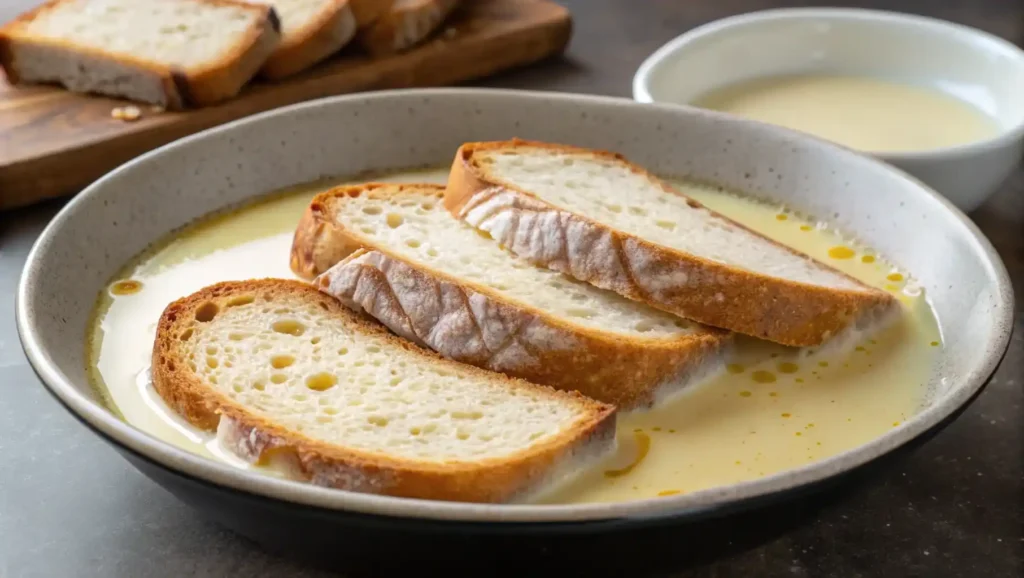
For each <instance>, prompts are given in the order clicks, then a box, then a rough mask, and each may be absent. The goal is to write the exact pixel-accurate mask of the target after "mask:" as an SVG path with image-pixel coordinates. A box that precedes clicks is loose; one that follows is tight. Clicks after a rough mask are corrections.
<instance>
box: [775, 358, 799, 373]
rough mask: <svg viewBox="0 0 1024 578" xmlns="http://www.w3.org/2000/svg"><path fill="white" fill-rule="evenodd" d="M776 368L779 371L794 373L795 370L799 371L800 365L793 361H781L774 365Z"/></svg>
mask: <svg viewBox="0 0 1024 578" xmlns="http://www.w3.org/2000/svg"><path fill="white" fill-rule="evenodd" d="M776 369H778V370H779V372H780V373H796V372H797V371H800V366H799V365H797V364H795V363H790V362H788V361H783V362H782V363H780V364H778V365H777V366H776Z"/></svg>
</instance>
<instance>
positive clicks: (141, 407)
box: [88, 170, 941, 503]
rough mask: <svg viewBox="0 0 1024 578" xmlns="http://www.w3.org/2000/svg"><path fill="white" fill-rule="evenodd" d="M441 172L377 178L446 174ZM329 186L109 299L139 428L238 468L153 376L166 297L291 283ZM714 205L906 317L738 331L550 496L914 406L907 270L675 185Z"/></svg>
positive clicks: (189, 241)
mask: <svg viewBox="0 0 1024 578" xmlns="http://www.w3.org/2000/svg"><path fill="white" fill-rule="evenodd" d="M446 176H447V172H446V171H444V170H429V171H414V172H403V173H400V174H395V175H391V176H389V177H387V178H379V179H378V180H388V181H405V182H443V181H444V179H445V178H446ZM340 182H342V181H338V182H336V183H329V182H320V183H316V184H314V185H306V186H302V187H297V188H294V189H291V190H289V191H286V192H284V193H282V194H279V195H274V196H272V197H271V198H268V199H267V200H263V201H261V202H258V203H257V204H255V205H251V206H249V207H246V208H243V209H240V210H238V211H236V212H234V213H230V214H226V215H221V216H215V217H211V218H208V219H205V220H203V221H201V222H199V223H197V224H195V225H193V226H190V227H188V228H187V229H186V230H185V231H183V232H181V233H179V234H178V235H176V236H175V237H174V238H173V239H172V240H170V241H169V242H167V243H166V244H163V245H161V246H158V247H156V248H155V249H153V250H151V251H149V252H147V253H146V254H144V255H142V256H141V257H140V258H138V259H137V260H136V261H135V262H134V263H132V264H130V265H129V266H128V267H126V268H125V270H124V271H123V272H122V274H121V276H120V277H119V278H118V279H116V280H115V281H113V282H112V283H111V285H110V286H109V290H108V291H107V292H106V293H104V295H102V296H101V298H100V300H99V303H98V305H97V310H96V313H95V316H94V322H93V327H92V329H91V335H90V340H89V351H88V359H89V364H90V367H89V370H90V375H91V376H92V379H93V381H94V385H95V386H96V388H97V389H98V390H99V391H100V392H101V394H102V395H103V396H104V398H105V399H106V401H107V402H108V404H109V405H110V406H111V407H112V408H114V410H115V411H117V412H118V413H119V414H120V415H121V417H122V418H123V419H124V420H126V421H127V422H128V423H130V424H131V425H133V426H135V427H137V428H139V429H141V430H143V431H145V432H147V433H149V434H151V435H153V436H155V437H157V438H160V439H162V440H164V441H166V442H169V443H172V444H175V445H177V446H179V447H181V448H184V449H186V450H189V451H192V452H194V453H197V454H200V455H204V456H207V457H210V458H213V459H219V460H222V461H225V462H227V463H230V464H233V465H236V466H237V467H240V468H250V467H251V468H252V469H256V470H260V471H263V472H265V473H267V474H269V475H281V474H278V473H277V472H276V471H274V470H272V469H269V468H264V467H260V466H249V465H248V464H246V463H244V462H242V461H241V460H239V459H237V458H235V457H233V456H232V455H230V454H228V453H227V452H226V451H224V450H223V449H222V448H221V447H220V446H219V445H218V443H217V442H216V441H215V439H214V436H213V435H212V434H207V433H206V432H202V431H199V430H196V429H194V428H193V427H191V426H190V425H188V424H187V423H186V422H185V421H184V420H182V419H180V418H178V417H177V416H175V415H174V414H173V413H172V412H170V410H168V409H167V407H166V406H165V405H164V404H163V402H162V400H161V399H160V397H159V396H158V395H157V394H156V392H155V391H154V389H153V387H152V384H151V383H150V381H149V371H148V367H149V362H150V356H151V352H152V347H153V340H154V336H155V333H156V324H157V320H158V319H159V317H160V314H161V313H162V312H163V309H164V308H165V307H166V306H167V304H169V303H170V302H171V301H174V300H175V299H178V298H179V297H183V296H185V295H188V294H190V293H192V292H195V291H197V290H199V289H201V288H202V287H205V286H207V285H210V284H212V283H216V282H219V281H225V280H232V279H248V278H260V277H283V278H293V277H294V275H293V274H292V272H291V270H290V269H289V266H288V257H289V249H290V247H291V241H292V233H293V231H294V229H295V226H296V224H297V223H298V220H299V217H300V216H301V214H302V212H303V211H304V210H305V208H306V206H307V205H308V203H309V201H310V200H311V199H312V197H313V196H314V195H315V194H316V193H318V192H320V191H323V190H325V189H327V188H329V187H330V186H332V185H333V184H340ZM676 185H677V186H679V187H680V189H681V190H682V191H683V192H685V193H686V194H688V195H690V196H692V197H694V198H696V199H697V200H699V201H701V202H702V203H704V204H706V205H707V206H708V207H710V208H711V209H713V210H716V211H719V212H721V213H723V214H725V215H727V216H729V217H731V218H733V219H734V220H737V221H739V222H740V223H742V224H744V225H747V226H749V227H751V228H753V229H756V230H758V231H760V232H761V233H763V234H765V235H767V236H769V237H771V238H773V239H775V240H777V241H779V242H781V243H784V244H786V245H789V246H791V247H794V248H796V249H798V250H800V251H803V252H805V253H807V254H808V255H811V256H812V257H814V258H816V259H819V260H821V261H823V262H825V263H828V264H829V265H832V266H833V267H835V268H837V269H839V270H841V271H843V272H845V273H848V274H850V275H852V276H854V277H856V278H858V279H860V280H861V281H864V282H865V283H868V284H871V285H875V286H878V287H881V288H884V289H885V290H887V291H890V292H892V293H893V294H894V295H896V296H898V298H899V299H900V301H901V302H902V303H903V305H904V308H903V309H904V313H903V315H902V317H901V318H900V319H899V320H898V321H896V322H894V323H893V324H891V325H889V326H888V327H887V328H886V329H884V330H882V331H880V332H876V333H874V334H871V335H868V336H867V337H865V338H864V339H863V341H861V342H859V343H856V344H855V345H851V346H850V347H848V348H844V349H843V351H841V352H833V353H831V354H826V353H824V352H816V351H814V350H813V348H812V349H803V350H800V349H794V348H787V347H783V346H778V345H774V344H770V343H767V342H762V341H758V340H755V339H746V338H741V339H739V340H738V341H737V347H736V354H735V357H734V358H733V359H731V360H730V363H729V365H728V366H727V368H726V371H724V372H723V373H722V374H721V375H720V376H718V377H715V378H713V379H711V380H709V381H707V382H705V383H703V384H700V385H698V386H695V387H692V388H690V389H689V390H688V391H686V392H684V393H682V394H680V395H679V396H677V397H675V398H673V399H672V400H671V401H669V402H668V403H666V404H663V405H661V406H660V407H657V408H655V409H653V410H651V411H648V412H642V413H641V412H636V413H632V414H620V415H619V419H618V424H619V425H618V438H619V439H618V441H619V450H618V452H617V453H616V454H615V455H613V456H611V457H610V458H608V459H607V460H606V461H605V462H604V463H602V464H600V465H599V466H598V467H595V468H593V469H592V470H590V471H588V472H585V473H583V474H582V475H580V476H579V477H578V478H577V479H576V480H574V481H573V482H571V483H570V484H568V485H566V486H564V487H562V488H559V489H558V490H556V491H555V492H553V493H551V494H549V495H547V496H545V497H544V498H542V500H543V501H544V502H547V503H574V502H577V503H578V502H607V501H624V500H632V499H640V498H650V497H655V496H669V495H675V494H679V493H684V492H694V491H697V490H701V489H705V488H710V487H713V486H721V485H726V484H732V483H736V482H741V481H745V480H750V479H753V478H758V477H761V476H765V475H769V474H774V473H777V472H780V471H783V470H787V469H792V468H796V467H799V466H803V465H805V464H807V463H809V462H813V461H815V460H820V459H823V458H826V457H828V456H832V455H835V454H837V453H840V452H843V451H845V450H848V449H851V448H854V447H856V446H858V445H861V444H864V443H866V442H869V441H871V440H872V439H874V438H876V437H878V436H880V435H882V434H883V433H885V432H886V431H887V430H889V429H891V428H893V427H896V426H898V425H899V424H900V422H901V421H903V420H905V419H907V418H908V417H909V416H911V415H912V414H914V413H915V412H916V411H917V410H918V409H919V408H920V407H921V405H922V404H923V402H924V401H925V396H926V393H927V391H926V385H925V384H926V381H927V378H928V375H929V373H930V370H931V368H932V366H933V363H934V362H935V359H936V357H937V356H938V354H939V352H940V350H941V344H940V341H939V334H938V328H937V325H936V322H935V318H934V316H933V314H932V310H931V308H930V307H929V305H928V303H927V301H926V299H925V298H924V295H923V293H922V292H921V291H920V289H918V288H917V287H916V284H915V283H913V281H912V280H909V279H908V278H907V277H906V274H905V273H902V272H899V271H896V270H894V269H893V268H892V267H891V266H890V265H888V264H886V263H885V262H884V260H883V259H882V258H881V257H880V256H877V255H875V254H874V253H873V252H871V251H870V250H867V249H864V248H861V247H858V246H856V245H854V244H851V243H849V242H848V241H844V240H843V238H842V237H840V236H839V235H838V234H837V233H836V232H834V231H832V230H831V229H830V228H829V227H828V226H827V225H826V224H824V223H815V222H813V221H811V220H809V219H807V218H805V217H802V216H801V215H799V214H797V213H794V212H792V211H789V210H788V209H784V208H780V207H778V206H769V205H767V204H762V203H759V202H756V201H753V200H748V199H745V198H742V197H740V196H736V195H733V194H730V193H726V192H721V191H719V190H716V189H714V188H711V187H706V186H703V185H694V184H691V183H686V182H676Z"/></svg>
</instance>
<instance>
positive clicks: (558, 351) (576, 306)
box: [292, 184, 730, 410]
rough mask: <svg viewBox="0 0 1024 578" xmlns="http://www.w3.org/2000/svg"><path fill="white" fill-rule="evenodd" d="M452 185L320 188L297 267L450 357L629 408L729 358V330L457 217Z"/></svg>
mask: <svg viewBox="0 0 1024 578" xmlns="http://www.w3.org/2000/svg"><path fill="white" fill-rule="evenodd" d="M443 194H444V188H443V187H442V186H438V185H396V184H367V185H358V186H345V187H338V188H336V189H334V190H332V191H329V192H327V193H323V194H321V195H318V196H317V197H316V198H315V199H314V200H313V202H312V203H311V204H310V206H309V208H308V209H307V211H306V214H305V216H304V217H303V218H302V220H301V221H300V224H299V228H298V229H297V230H296V233H295V241H294V244H293V247H292V268H293V269H294V270H295V271H296V272H297V273H299V274H300V275H303V276H306V277H309V276H311V275H315V274H317V273H321V272H323V273H322V274H321V275H320V276H319V277H318V278H317V279H316V281H315V282H314V285H316V286H317V287H319V288H320V289H321V290H322V291H324V292H326V293H328V294H330V295H332V296H334V297H337V298H338V299H340V300H341V301H342V302H344V303H346V304H348V305H350V306H352V307H353V308H355V309H357V310H362V311H366V312H368V313H369V314H370V315H372V316H374V317H376V318H377V319H379V320H380V321H381V322H382V323H384V324H385V325H387V326H388V327H389V328H391V330H392V331H394V332H395V333H397V334H398V335H401V336H402V337H405V338H407V339H410V340H412V341H414V342H416V343H420V344H423V345H425V346H427V347H429V348H431V349H434V350H435V351H438V352H439V353H441V354H442V355H444V356H446V357H449V358H451V359H455V360H457V361H462V362H464V363H469V364H472V365H476V366H478V367H483V368H485V369H491V370H494V371H500V372H503V373H506V374H508V375H512V376H515V377H521V378H523V379H527V380H529V381H532V382H535V383H541V384H544V385H549V386H552V387H554V388H557V389H561V390H567V391H573V390H575V391H579V392H580V393H582V394H584V395H586V396H589V397H592V398H594V399H597V400H600V401H604V402H607V403H612V404H615V405H617V406H619V407H620V408H621V409H630V410H632V409H638V408H645V407H648V406H650V405H653V404H655V403H657V402H660V401H662V400H663V399H664V398H665V397H667V396H669V395H671V394H673V393H676V392H678V391H681V390H682V389H683V388H684V387H686V386H687V385H689V384H692V383H694V382H695V381H697V380H699V379H702V378H703V377H705V376H707V375H709V374H711V373H713V372H715V371H716V370H718V369H720V368H721V367H722V360H723V358H724V351H723V349H724V348H725V346H726V345H727V344H728V343H729V342H730V339H729V337H730V336H729V334H727V333H726V332H724V331H720V330H714V329H708V328H704V327H702V326H700V325H697V324H695V323H691V322H688V321H684V320H682V319H679V318H678V317H674V316H672V315H669V314H667V313H663V312H661V311H658V310H656V309H653V308H650V307H647V306H645V305H642V304H639V303H635V302H632V301H630V300H628V299H623V298H622V297H619V296H618V295H616V294H614V293H612V292H610V291H604V290H602V289H597V288H595V287H592V286H590V285H587V284H586V283H580V282H578V281H575V280H574V279H572V278H570V277H567V276H565V275H562V274H560V273H556V272H554V271H551V270H549V269H544V268H541V267H536V266H534V265H531V264H529V263H527V262H526V261H523V260H521V259H518V258H516V257H515V256H513V255H511V254H509V253H508V252H507V251H505V250H503V249H502V248H501V247H500V246H499V245H498V244H497V243H495V242H494V241H493V240H492V239H489V238H486V237H485V236H483V235H481V234H479V233H478V232H477V231H475V230H473V229H472V228H471V227H469V226H468V225H465V224H464V223H460V222H459V221H458V220H456V219H454V218H452V216H451V215H450V214H449V213H448V212H447V211H446V210H445V209H444V207H443V204H442V196H443ZM328 267H329V269H328ZM325 269H326V272H324V271H325Z"/></svg>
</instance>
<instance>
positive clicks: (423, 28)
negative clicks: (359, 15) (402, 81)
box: [359, 0, 459, 56]
mask: <svg viewBox="0 0 1024 578" xmlns="http://www.w3.org/2000/svg"><path fill="white" fill-rule="evenodd" d="M458 3H459V0H395V1H394V4H393V5H392V6H391V8H390V10H388V11H386V12H385V13H384V14H383V15H381V16H380V18H378V19H377V20H376V21H375V22H374V23H373V24H372V25H370V26H368V27H366V28H365V29H364V30H363V31H362V32H360V33H359V43H360V44H361V45H362V46H363V48H365V49H366V51H367V52H369V53H370V54H371V55H373V56H385V55H388V54H394V53H396V52H403V51H405V50H408V49H409V48H412V47H413V46H415V45H417V44H419V43H420V42H422V41H423V40H425V39H426V38H427V37H428V36H430V34H431V33H433V32H434V31H435V30H437V29H438V28H439V27H440V26H441V24H443V23H444V21H445V19H446V18H447V17H448V15H449V14H451V12H452V10H454V9H455V7H456V6H457V5H458Z"/></svg>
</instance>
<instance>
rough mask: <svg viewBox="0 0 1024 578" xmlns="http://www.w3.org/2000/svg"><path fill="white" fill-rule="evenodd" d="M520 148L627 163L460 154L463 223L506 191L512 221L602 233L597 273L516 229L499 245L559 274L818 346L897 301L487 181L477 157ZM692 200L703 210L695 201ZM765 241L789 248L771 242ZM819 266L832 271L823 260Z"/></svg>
mask: <svg viewBox="0 0 1024 578" xmlns="http://www.w3.org/2000/svg"><path fill="white" fill-rule="evenodd" d="M517 147H529V148H542V149H548V150H552V151H558V152H571V153H577V154H587V155H593V156H595V157H599V158H605V159H609V160H615V161H620V162H623V163H627V162H628V161H626V159H625V158H624V157H622V156H621V155H618V154H615V153H610V152H605V151H594V150H589V149H582V148H577V147H570V146H564V145H556V144H550V143H542V142H531V141H523V140H518V139H516V140H512V141H505V142H484V143H466V144H464V145H462V147H460V148H459V150H458V152H457V153H456V155H455V160H454V162H453V163H452V168H451V172H450V174H449V176H448V185H447V189H446V192H445V207H446V208H448V210H449V211H450V212H451V213H452V214H453V215H455V216H457V217H459V218H463V219H465V218H466V213H467V212H468V210H469V209H471V208H472V207H473V206H479V205H480V204H482V203H484V202H487V201H488V200H492V199H494V198H495V197H496V196H498V195H505V196H506V202H505V203H504V204H502V205H501V206H500V210H502V211H508V212H509V213H510V219H511V220H512V221H513V222H515V223H517V224H518V223H519V222H520V221H521V217H522V216H523V215H525V214H538V213H549V214H550V213H557V215H558V217H559V219H561V221H560V222H561V223H562V224H563V228H569V227H573V228H576V229H579V230H585V231H587V232H588V233H589V234H593V235H595V236H601V238H602V240H603V241H604V242H605V245H606V246H608V247H612V248H613V249H614V251H615V254H614V255H608V259H609V262H610V263H611V266H609V267H604V268H593V267H587V266H585V265H583V264H581V263H579V262H578V260H579V256H578V255H573V254H570V252H568V251H563V252H562V253H561V254H560V255H557V256H552V255H550V253H541V252H536V251H532V250H531V249H530V247H528V246H524V245H523V244H522V243H518V242H517V239H516V229H515V227H509V228H508V229H507V234H506V236H505V237H502V238H498V239H497V240H498V241H499V242H502V243H503V244H505V245H506V246H508V248H509V249H510V250H512V251H513V252H515V253H517V254H519V255H520V256H522V257H524V258H527V259H529V260H531V261H532V262H534V263H536V264H538V265H541V266H545V267H550V268H552V269H555V270H558V271H562V272H563V273H566V274H569V275H572V276H574V277H576V278H578V279H580V280H581V281H586V282H589V283H591V284H593V285H596V286H598V287H601V288H604V289H609V290H612V291H615V292H617V293H619V294H620V295H623V296H625V297H628V298H630V299H633V300H636V301H640V302H643V303H647V304H649V305H651V306H653V307H656V308H658V309H661V310H663V311H667V312H669V313H673V314H676V315H679V316H682V317H685V318H687V319H692V320H695V321H698V322H700V323H704V324H706V325H711V326H714V327H721V328H724V329H730V330H732V331H736V332H739V333H744V334H746V335H752V336H754V337H759V338H761V339H767V340H770V341H776V342H778V343H782V344H785V345H792V346H811V345H819V344H821V343H822V342H823V341H825V340H827V339H828V338H829V337H831V336H833V335H836V334H838V333H839V332H840V331H842V330H843V329H845V328H846V327H848V326H850V325H851V324H853V323H856V322H857V320H859V319H861V318H866V317H874V316H876V315H877V313H878V312H879V311H880V310H884V309H886V308H889V307H894V306H896V303H897V302H896V300H895V299H894V298H893V297H892V296H891V295H889V294H888V293H885V292H884V291H880V290H877V289H874V288H870V287H867V286H865V285H863V284H861V285H862V287H863V290H861V291H856V290H844V289H832V288H826V287H820V286H815V285H809V284H803V283H797V282H793V281H789V280H786V279H780V278H775V277H770V276H767V275H762V274H758V273H754V272H750V271H747V270H744V269H740V268H737V267H732V266H730V265H726V264H723V263H717V262H713V261H710V260H707V259H703V258H701V257H698V256H694V255H690V254H687V253H683V252H681V251H678V250H675V249H672V248H669V247H663V246H660V245H656V244H654V243H651V242H649V241H646V240H645V239H643V238H640V237H637V236H634V235H630V234H628V233H625V232H622V231H619V230H616V229H613V228H611V227H609V226H606V225H603V224H601V223H598V222H596V221H594V220H592V219H589V218H587V217H585V216H582V215H577V214H573V213H568V212H566V211H562V210H560V209H558V208H557V207H555V206H553V205H551V204H549V203H547V202H545V201H543V200H541V199H539V198H537V197H536V196H534V195H533V194H531V193H530V192H528V191H525V190H523V189H521V188H519V187H516V186H515V185H513V184H510V183H505V182H501V181H500V180H499V179H497V178H494V177H492V176H490V175H488V174H487V171H486V170H485V169H484V168H482V167H481V166H480V165H479V164H478V163H477V162H476V161H475V159H474V155H475V154H476V153H477V152H480V151H488V150H494V149H512V148H517ZM629 167H630V170H632V171H633V172H635V173H637V174H640V175H643V176H644V177H646V178H648V179H650V180H651V181H652V182H655V183H658V184H659V185H660V186H661V187H662V188H663V189H664V190H665V191H666V193H667V194H675V195H680V196H683V197H685V195H683V194H682V193H680V192H679V191H677V190H676V189H674V188H672V187H670V186H669V185H668V184H666V183H664V182H662V181H661V180H660V179H658V178H657V177H655V176H653V175H651V174H650V173H648V172H647V171H645V170H644V169H642V168H640V167H638V166H636V165H632V164H629ZM690 202H691V203H693V204H694V205H695V206H696V205H699V203H698V202H697V201H694V200H692V199H690ZM714 215H715V217H716V218H720V219H722V220H725V221H728V222H729V223H730V225H733V226H736V227H740V228H743V229H746V230H748V231H752V230H751V229H749V228H747V227H743V226H742V225H740V224H738V223H735V222H734V221H732V220H730V219H727V218H726V217H724V216H721V215H718V214H714ZM752 232H753V233H755V234H758V235H759V233H757V232H756V231H752ZM492 233H493V232H492ZM764 240H765V242H766V243H772V244H775V245H778V246H780V247H784V246H783V245H780V244H778V243H775V242H774V241H772V240H770V239H768V238H766V237H765V238H764ZM785 248H786V249H787V250H789V251H791V252H792V253H794V254H796V255H799V256H801V257H803V258H806V259H811V258H810V257H809V256H807V255H804V254H802V253H799V252H798V251H795V250H793V249H791V248H789V247H785ZM591 257H592V256H591ZM821 266H822V267H825V268H828V267H827V265H824V264H821ZM677 272H682V273H683V275H682V277H683V278H686V279H687V280H688V281H687V282H683V283H679V284H670V285H669V286H667V287H666V286H665V285H664V284H662V283H655V284H652V283H649V282H647V281H648V280H649V279H651V278H656V279H659V280H660V279H664V278H668V277H671V276H672V275H673V274H676V273H677ZM836 273H837V274H839V275H843V274H842V273H839V272H838V271H836ZM844 276H845V275H844ZM847 277H848V276H847ZM848 278H850V277H848ZM850 279H852V278H850ZM694 280H698V281H699V282H694ZM853 281H854V282H856V283H858V284H860V282H859V281H856V280H853Z"/></svg>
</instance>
